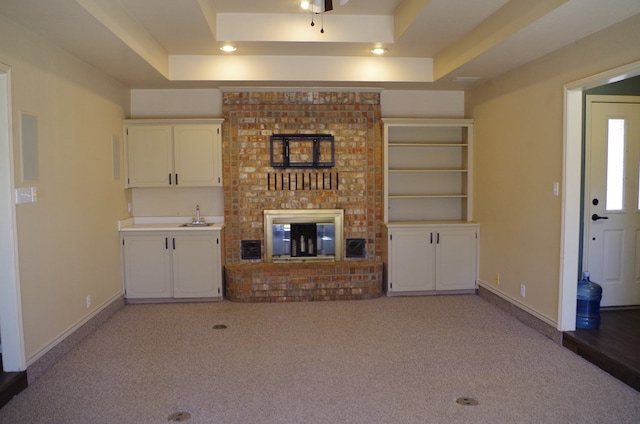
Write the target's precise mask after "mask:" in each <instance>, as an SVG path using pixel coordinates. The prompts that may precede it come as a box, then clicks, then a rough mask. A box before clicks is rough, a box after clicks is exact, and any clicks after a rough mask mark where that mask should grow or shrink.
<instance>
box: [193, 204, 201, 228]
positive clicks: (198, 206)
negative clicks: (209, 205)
mask: <svg viewBox="0 0 640 424" xmlns="http://www.w3.org/2000/svg"><path fill="white" fill-rule="evenodd" d="M193 222H194V223H197V224H199V223H201V222H203V221H202V220H200V205H196V219H195V220H194V221H193Z"/></svg>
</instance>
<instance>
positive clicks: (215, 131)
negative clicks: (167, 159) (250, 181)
mask: <svg viewBox="0 0 640 424" xmlns="http://www.w3.org/2000/svg"><path fill="white" fill-rule="evenodd" d="M221 150H222V146H221V137H220V126H219V125H176V126H175V128H174V151H175V173H176V181H177V185H178V186H179V187H180V186H186V187H197V186H222V175H221V172H222V169H221V168H222V166H221Z"/></svg>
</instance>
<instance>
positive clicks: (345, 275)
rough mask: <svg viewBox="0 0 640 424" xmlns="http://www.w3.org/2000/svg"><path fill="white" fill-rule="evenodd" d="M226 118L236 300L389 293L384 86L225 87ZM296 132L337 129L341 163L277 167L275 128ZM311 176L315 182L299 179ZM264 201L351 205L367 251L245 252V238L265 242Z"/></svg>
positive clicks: (347, 218)
mask: <svg viewBox="0 0 640 424" xmlns="http://www.w3.org/2000/svg"><path fill="white" fill-rule="evenodd" d="M223 116H224V118H225V121H224V131H223V134H224V136H223V137H224V138H223V145H222V146H223V167H224V170H223V177H224V181H225V184H224V200H225V211H224V212H225V223H226V226H225V286H226V288H225V292H226V297H227V299H230V300H232V301H237V302H288V301H310V300H354V299H369V298H374V297H378V296H380V295H381V294H382V260H381V253H382V240H381V237H382V231H381V225H382V205H383V202H382V200H383V199H382V178H383V175H382V134H381V120H380V118H381V111H380V93H379V92H374V91H372V90H368V91H358V90H348V91H347V90H345V91H326V92H325V91H315V90H309V91H307V90H304V89H300V90H295V91H275V90H274V91H264V90H248V91H237V90H233V91H232V90H228V91H224V92H223ZM294 133H295V134H316V133H323V134H332V135H333V136H334V139H335V166H334V167H333V168H331V169H286V170H283V169H275V168H272V167H271V163H270V150H269V146H270V144H269V140H270V136H271V135H272V134H294ZM303 178H305V179H306V181H308V182H309V181H311V182H312V183H311V184H310V185H309V184H308V183H307V184H306V185H302V184H298V185H296V184H295V183H294V181H301V180H302V179H303ZM275 181H277V182H278V184H275V183H274V182H275ZM289 181H291V182H292V183H291V184H289ZM316 181H319V182H318V183H317V184H316ZM322 182H325V184H323V183H322ZM265 209H343V210H344V238H345V239H347V238H360V239H365V240H366V251H365V257H364V258H358V259H355V258H346V259H345V260H344V261H337V262H324V263H286V264H284V263H264V262H263V259H254V260H243V259H242V257H241V249H240V246H241V241H242V240H259V241H260V242H261V244H262V252H263V253H264V228H263V211H264V210H265ZM342 242H343V243H344V240H342ZM263 257H264V255H263Z"/></svg>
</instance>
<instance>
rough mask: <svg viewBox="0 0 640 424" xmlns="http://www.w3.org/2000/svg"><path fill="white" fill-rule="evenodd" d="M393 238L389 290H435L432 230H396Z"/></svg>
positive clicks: (392, 233) (390, 246)
mask: <svg viewBox="0 0 640 424" xmlns="http://www.w3.org/2000/svg"><path fill="white" fill-rule="evenodd" d="M390 237H391V240H389V256H390V258H389V291H391V292H403V291H426V290H434V289H435V271H434V252H435V244H434V243H433V239H432V233H431V232H430V231H415V230H414V231H412V230H394V231H392V232H391V233H390Z"/></svg>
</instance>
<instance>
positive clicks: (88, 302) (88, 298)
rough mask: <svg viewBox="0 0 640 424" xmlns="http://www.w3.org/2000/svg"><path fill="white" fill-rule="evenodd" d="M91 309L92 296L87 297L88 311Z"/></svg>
mask: <svg viewBox="0 0 640 424" xmlns="http://www.w3.org/2000/svg"><path fill="white" fill-rule="evenodd" d="M90 307H91V295H90V294H89V295H87V309H89V308H90Z"/></svg>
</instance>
